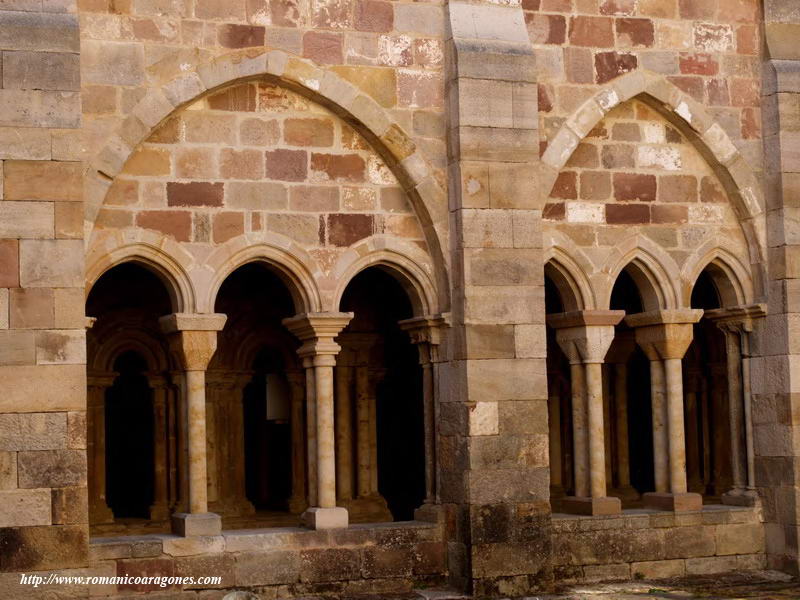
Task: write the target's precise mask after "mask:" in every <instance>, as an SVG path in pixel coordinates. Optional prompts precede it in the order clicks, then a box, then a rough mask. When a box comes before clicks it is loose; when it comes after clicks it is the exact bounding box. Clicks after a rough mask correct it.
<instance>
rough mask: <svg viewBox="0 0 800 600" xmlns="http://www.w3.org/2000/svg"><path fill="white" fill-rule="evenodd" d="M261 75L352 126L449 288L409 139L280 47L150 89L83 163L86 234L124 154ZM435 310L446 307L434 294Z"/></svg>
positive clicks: (445, 230) (442, 285) (436, 195)
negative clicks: (403, 199) (398, 195)
mask: <svg viewBox="0 0 800 600" xmlns="http://www.w3.org/2000/svg"><path fill="white" fill-rule="evenodd" d="M254 80H262V81H269V82H273V83H276V84H278V85H282V86H284V87H286V88H288V89H291V90H292V91H295V92H297V93H299V94H302V95H304V96H306V97H308V98H309V99H311V100H312V101H314V102H316V103H318V104H320V105H321V106H324V107H325V108H327V109H329V110H330V111H332V112H333V113H334V114H336V115H337V116H339V117H340V118H341V119H343V120H344V121H345V122H346V123H347V124H348V125H350V126H351V127H353V128H354V129H355V130H356V131H358V132H359V133H360V134H361V135H362V136H363V137H364V138H365V139H366V140H367V141H368V142H369V143H370V145H371V147H372V148H373V149H374V150H375V151H376V152H377V153H378V154H379V155H380V157H381V158H382V159H383V160H384V162H385V163H386V165H387V166H388V167H389V169H391V171H392V172H393V173H394V175H395V177H396V178H397V180H398V182H399V183H400V185H401V186H402V187H403V189H404V190H405V192H406V194H407V195H408V198H409V201H410V202H411V205H412V207H413V209H414V211H415V213H416V215H417V217H418V219H419V221H420V224H421V226H422V229H423V232H424V234H425V240H426V242H427V244H428V248H429V251H430V253H431V256H432V258H433V262H434V264H435V266H436V269H435V278H436V282H437V288H438V289H439V290H442V291H445V290H447V289H449V283H448V274H447V264H448V263H447V259H446V252H447V249H448V248H449V241H448V240H449V225H448V219H449V214H448V206H447V195H446V193H445V191H444V190H443V189H442V186H441V185H440V184H439V181H438V179H437V178H436V176H435V174H434V172H433V169H432V168H431V166H430V165H429V163H428V161H427V159H426V158H425V157H424V155H423V153H422V151H421V150H420V149H418V148H417V146H416V144H415V143H414V141H413V140H412V139H411V138H410V136H408V134H406V133H405V132H404V131H403V129H402V128H401V127H400V125H399V124H398V123H397V122H396V121H395V120H394V119H393V118H392V116H391V115H390V113H389V112H388V111H387V110H385V109H384V108H383V107H382V106H381V105H380V104H379V103H378V102H376V101H375V100H374V99H373V98H372V97H371V96H369V95H368V94H367V93H365V92H364V91H362V90H360V89H359V88H357V87H356V86H354V85H353V84H351V83H350V82H349V81H347V80H345V79H343V78H342V77H341V76H339V75H338V74H337V73H336V72H335V71H333V70H331V69H329V68H325V67H323V66H321V65H318V64H316V63H314V62H313V61H311V60H308V59H303V58H299V57H297V56H293V55H290V54H288V53H286V52H283V51H280V50H268V49H247V50H242V51H236V52H231V53H228V54H225V55H223V56H220V57H217V58H216V59H214V60H213V61H211V62H209V63H205V64H202V65H199V66H197V67H196V68H194V69H191V70H189V71H186V72H182V73H180V74H178V75H176V76H175V77H174V78H173V79H172V80H171V81H169V82H168V83H166V84H165V85H163V86H161V87H158V88H151V89H149V90H148V91H147V93H146V94H145V96H144V97H143V98H142V99H141V100H140V101H139V102H138V103H137V104H136V105H135V106H134V107H133V109H132V110H131V112H130V114H129V115H128V117H127V118H125V119H124V120H123V121H122V123H121V124H120V125H119V126H118V127H117V129H116V130H115V131H114V133H113V134H112V135H111V136H110V138H109V139H108V140H107V142H106V144H105V146H104V147H103V148H102V149H101V150H100V151H99V152H98V153H97V154H96V155H94V156H93V157H92V158H91V159H90V160H89V162H88V173H87V177H86V178H85V199H86V202H85V229H86V233H87V236H86V237H87V239H89V238H90V234H91V233H92V231H93V229H94V223H95V220H96V218H97V214H98V212H99V210H100V208H101V206H102V204H103V202H104V200H105V196H106V194H107V193H108V189H109V187H110V185H111V182H112V181H113V178H114V177H116V176H117V175H118V174H119V173H120V172H121V171H122V168H123V167H124V165H125V163H126V162H127V160H128V158H129V157H130V155H131V154H132V153H133V151H134V150H135V149H136V148H137V147H138V146H139V144H141V143H142V142H143V141H144V140H146V139H147V137H149V135H150V134H151V133H152V132H153V131H154V130H155V129H156V128H158V126H159V125H160V124H161V123H163V122H164V121H165V120H166V119H168V118H169V117H170V116H172V115H173V114H175V113H176V112H177V111H179V110H180V109H182V108H183V107H185V106H187V105H188V104H191V103H193V102H195V101H197V100H199V99H201V98H203V97H205V96H207V95H210V94H212V93H214V92H217V91H219V90H221V89H223V88H225V87H229V86H232V85H238V84H240V83H244V82H247V81H254ZM438 300H439V301H440V302H441V303H442V304H440V306H438V307H437V309H438V310H447V308H448V306H449V303H448V300H447V294H445V293H441V294H439V296H438Z"/></svg>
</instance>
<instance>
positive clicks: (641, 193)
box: [614, 173, 658, 202]
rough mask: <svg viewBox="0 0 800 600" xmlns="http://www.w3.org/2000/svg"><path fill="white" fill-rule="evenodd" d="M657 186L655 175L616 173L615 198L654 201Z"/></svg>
mask: <svg viewBox="0 0 800 600" xmlns="http://www.w3.org/2000/svg"><path fill="white" fill-rule="evenodd" d="M657 188H658V184H657V183H656V176H655V175H641V174H638V173H614V198H616V199H617V200H620V201H629V200H640V201H643V202H653V201H654V200H655V199H656V190H657Z"/></svg>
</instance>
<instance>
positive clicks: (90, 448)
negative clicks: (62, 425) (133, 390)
mask: <svg viewBox="0 0 800 600" xmlns="http://www.w3.org/2000/svg"><path fill="white" fill-rule="evenodd" d="M87 384H88V390H87V392H88V393H87V395H86V404H87V411H86V421H87V423H86V425H87V430H88V432H89V435H88V436H87V438H86V456H87V463H88V464H87V467H88V473H89V522H90V523H91V524H92V525H98V524H101V523H113V522H114V514H113V513H112V512H111V509H110V508H109V506H108V502H107V500H106V390H107V389H108V388H110V387H111V386H112V385H113V384H114V375H89V376H88V378H87Z"/></svg>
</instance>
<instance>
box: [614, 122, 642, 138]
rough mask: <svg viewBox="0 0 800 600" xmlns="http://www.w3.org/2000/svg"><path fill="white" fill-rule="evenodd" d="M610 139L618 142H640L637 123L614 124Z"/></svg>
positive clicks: (640, 133) (639, 131) (640, 136)
mask: <svg viewBox="0 0 800 600" xmlns="http://www.w3.org/2000/svg"><path fill="white" fill-rule="evenodd" d="M611 138H612V139H613V140H616V141H619V142H640V141H642V132H641V130H640V129H639V124H638V123H614V128H613V129H612V130H611Z"/></svg>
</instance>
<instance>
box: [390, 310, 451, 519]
mask: <svg viewBox="0 0 800 600" xmlns="http://www.w3.org/2000/svg"><path fill="white" fill-rule="evenodd" d="M399 325H400V329H402V330H403V331H406V332H408V335H409V337H410V338H411V343H412V344H414V345H416V346H417V351H418V352H419V364H420V365H421V366H422V416H423V422H424V435H425V441H424V443H425V505H433V504H436V501H437V500H436V496H437V494H436V395H435V393H436V390H435V381H436V377H435V373H434V365H435V364H436V363H437V362H438V361H439V345H440V344H441V332H440V329H439V328H440V327H442V326H444V325H445V319H444V317H417V318H414V319H406V320H405V321H400V323H399Z"/></svg>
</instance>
